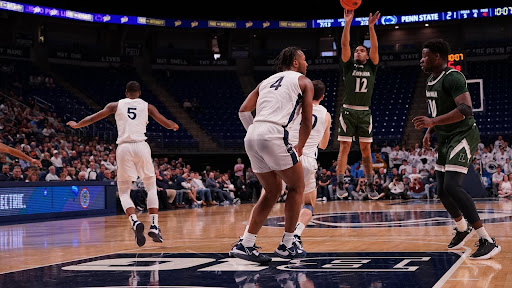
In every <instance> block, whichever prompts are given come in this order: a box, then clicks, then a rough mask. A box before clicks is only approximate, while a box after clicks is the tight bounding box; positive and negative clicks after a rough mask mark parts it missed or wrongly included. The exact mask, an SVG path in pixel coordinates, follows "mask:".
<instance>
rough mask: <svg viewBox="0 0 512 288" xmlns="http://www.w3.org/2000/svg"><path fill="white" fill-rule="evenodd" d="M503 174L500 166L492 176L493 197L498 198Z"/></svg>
mask: <svg viewBox="0 0 512 288" xmlns="http://www.w3.org/2000/svg"><path fill="white" fill-rule="evenodd" d="M503 175H504V174H503V173H502V172H501V167H500V166H499V165H498V166H497V167H496V172H494V173H493V174H492V193H493V194H492V196H493V197H497V196H498V188H499V186H500V183H501V181H503Z"/></svg>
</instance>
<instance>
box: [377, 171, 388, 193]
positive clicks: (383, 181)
mask: <svg viewBox="0 0 512 288" xmlns="http://www.w3.org/2000/svg"><path fill="white" fill-rule="evenodd" d="M375 178H379V180H380V183H381V184H382V186H383V187H384V189H385V188H386V187H387V186H388V185H389V183H391V178H390V177H389V175H388V173H387V172H386V169H385V168H379V171H378V172H377V173H376V174H375Z"/></svg>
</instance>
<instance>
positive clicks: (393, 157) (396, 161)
mask: <svg viewBox="0 0 512 288" xmlns="http://www.w3.org/2000/svg"><path fill="white" fill-rule="evenodd" d="M403 158H404V155H403V152H402V151H401V150H400V146H399V145H396V146H395V148H393V151H391V153H390V154H389V160H390V162H391V163H390V164H391V165H392V167H393V168H396V169H398V168H400V165H402V160H403Z"/></svg>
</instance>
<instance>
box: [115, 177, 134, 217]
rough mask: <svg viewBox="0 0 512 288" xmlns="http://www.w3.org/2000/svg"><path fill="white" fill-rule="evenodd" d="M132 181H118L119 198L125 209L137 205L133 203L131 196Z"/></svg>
mask: <svg viewBox="0 0 512 288" xmlns="http://www.w3.org/2000/svg"><path fill="white" fill-rule="evenodd" d="M131 186H132V182H131V181H118V182H117V189H118V190H119V200H120V201H121V206H123V210H124V211H126V209H128V208H130V207H135V205H134V204H133V201H132V198H130V190H131Z"/></svg>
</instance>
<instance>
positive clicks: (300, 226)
mask: <svg viewBox="0 0 512 288" xmlns="http://www.w3.org/2000/svg"><path fill="white" fill-rule="evenodd" d="M304 228H306V226H305V225H304V224H302V223H300V222H297V226H295V235H299V236H300V235H302V231H304Z"/></svg>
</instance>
